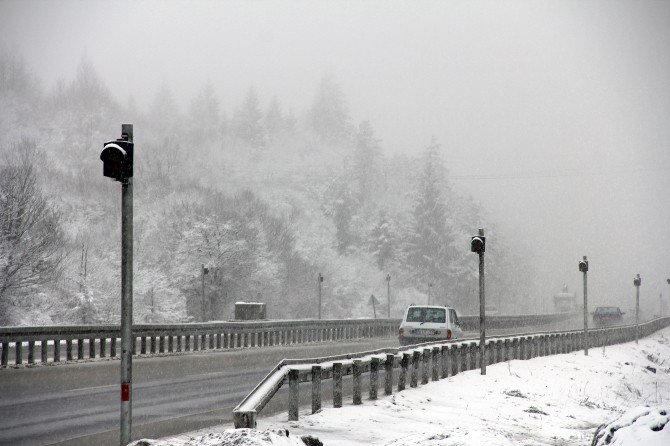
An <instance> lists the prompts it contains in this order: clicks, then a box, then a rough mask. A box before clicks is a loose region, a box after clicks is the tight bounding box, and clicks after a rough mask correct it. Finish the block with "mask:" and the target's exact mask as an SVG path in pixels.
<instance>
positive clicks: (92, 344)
mask: <svg viewBox="0 0 670 446" xmlns="http://www.w3.org/2000/svg"><path fill="white" fill-rule="evenodd" d="M88 357H89V358H91V359H94V358H95V339H94V338H89V339H88Z"/></svg>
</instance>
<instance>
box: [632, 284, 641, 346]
mask: <svg viewBox="0 0 670 446" xmlns="http://www.w3.org/2000/svg"><path fill="white" fill-rule="evenodd" d="M641 284H642V279H641V278H640V275H639V274H638V275H637V277H636V278H635V279H633V285H635V343H636V344H637V343H638V340H639V339H640V285H641Z"/></svg>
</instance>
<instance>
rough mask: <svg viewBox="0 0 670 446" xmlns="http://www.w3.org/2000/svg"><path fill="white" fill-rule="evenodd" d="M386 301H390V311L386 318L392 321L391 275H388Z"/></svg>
mask: <svg viewBox="0 0 670 446" xmlns="http://www.w3.org/2000/svg"><path fill="white" fill-rule="evenodd" d="M386 300H387V301H388V310H387V312H386V317H388V318H389V319H391V275H390V274H387V275H386Z"/></svg>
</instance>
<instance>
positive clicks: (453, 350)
mask: <svg viewBox="0 0 670 446" xmlns="http://www.w3.org/2000/svg"><path fill="white" fill-rule="evenodd" d="M449 364H450V366H451V367H450V369H451V370H449V376H454V375H456V374H457V373H458V346H457V345H452V346H451V347H449Z"/></svg>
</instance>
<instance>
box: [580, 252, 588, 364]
mask: <svg viewBox="0 0 670 446" xmlns="http://www.w3.org/2000/svg"><path fill="white" fill-rule="evenodd" d="M579 270H580V271H581V272H582V273H584V356H588V355H589V301H588V297H587V293H586V273H587V272H588V271H589V261H588V260H586V256H584V257H583V260H582V261H581V262H579Z"/></svg>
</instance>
